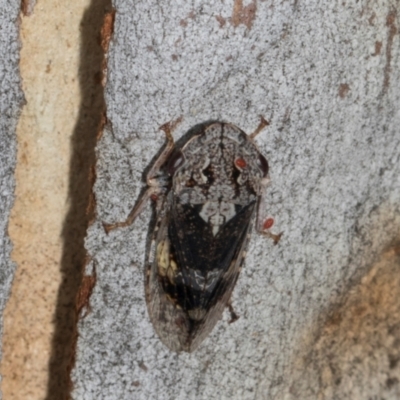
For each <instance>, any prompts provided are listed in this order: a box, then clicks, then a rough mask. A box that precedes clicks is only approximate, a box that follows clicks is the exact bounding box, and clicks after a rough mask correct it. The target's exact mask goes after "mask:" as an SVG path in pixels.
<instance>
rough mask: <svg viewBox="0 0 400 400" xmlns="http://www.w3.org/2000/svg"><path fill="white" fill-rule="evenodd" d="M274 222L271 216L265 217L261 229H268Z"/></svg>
mask: <svg viewBox="0 0 400 400" xmlns="http://www.w3.org/2000/svg"><path fill="white" fill-rule="evenodd" d="M273 224H274V219H273V218H267V219H266V220H265V221H264V224H263V229H269V228H271V226H272V225H273Z"/></svg>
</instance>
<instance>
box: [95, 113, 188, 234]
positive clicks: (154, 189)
mask: <svg viewBox="0 0 400 400" xmlns="http://www.w3.org/2000/svg"><path fill="white" fill-rule="evenodd" d="M180 120H181V119H178V120H176V121H171V122H167V123H166V124H164V125H161V126H160V129H161V130H162V131H164V133H165V135H166V137H167V145H166V147H165V149H164V150H163V151H162V152H161V154H160V156H159V157H158V158H157V160H156V161H155V163H154V164H153V166H152V167H151V169H150V171H149V172H148V174H147V176H146V182H147V186H148V188H147V189H146V191H145V192H144V193H143V194H142V195H141V196H140V198H139V200H138V201H137V202H136V204H135V206H134V207H133V209H132V211H131V212H130V213H129V215H128V218H127V219H126V220H125V221H123V222H116V223H114V224H106V223H103V227H104V230H105V231H106V232H107V233H108V232H110V231H112V230H113V229H116V228H123V227H126V226H129V225H131V224H132V223H133V221H134V220H135V219H136V217H137V216H138V215H139V214H140V213H141V211H142V210H143V208H144V207H145V205H146V203H147V201H148V200H149V199H154V200H157V198H158V197H159V195H160V194H164V193H165V191H166V189H165V187H164V185H165V182H163V179H162V177H158V174H159V172H160V168H161V167H162V166H163V164H164V163H165V161H166V160H167V159H168V157H169V156H170V155H171V153H172V151H173V150H174V146H175V143H174V138H173V137H172V133H171V132H172V130H173V129H174V128H175V126H176V125H177V124H178V123H179V122H180Z"/></svg>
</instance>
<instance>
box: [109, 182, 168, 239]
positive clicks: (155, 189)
mask: <svg viewBox="0 0 400 400" xmlns="http://www.w3.org/2000/svg"><path fill="white" fill-rule="evenodd" d="M163 191H164V190H163V188H162V187H160V186H150V187H148V188H147V189H146V191H145V192H144V193H143V194H142V195H141V196H140V198H139V200H138V201H137V202H136V204H135V206H134V207H133V209H132V211H131V212H130V213H129V215H128V218H127V219H126V220H125V221H123V222H116V223H114V224H106V223H103V227H104V230H105V231H106V232H107V233H108V232H110V231H112V230H113V229H116V228H123V227H126V226H129V225H131V224H132V223H133V221H134V220H135V219H136V217H137V216H138V215H139V214H140V213H141V211H142V210H143V208H144V207H145V206H146V203H147V201H148V200H149V199H152V198H154V196H155V197H156V198H157V197H158V195H159V194H160V193H162V192H163Z"/></svg>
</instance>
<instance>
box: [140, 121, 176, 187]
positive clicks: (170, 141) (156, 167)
mask: <svg viewBox="0 0 400 400" xmlns="http://www.w3.org/2000/svg"><path fill="white" fill-rule="evenodd" d="M181 120H182V118H178V119H177V120H175V121H170V122H167V123H165V124H163V125H161V126H160V128H159V129H160V130H162V131H164V133H165V136H166V138H167V145H166V146H165V149H164V150H163V151H162V152H161V154H160V156H159V157H158V158H157V160H156V162H155V163H154V164H153V166H152V167H151V169H150V171H149V172H148V174H147V177H146V181H147V184H148V185H149V186H155V185H158V183H157V182H156V180H155V177H156V176H157V175H158V173H159V171H160V168H161V167H162V166H163V164H164V163H165V161H167V159H168V157H169V156H170V155H171V153H172V152H173V150H174V147H175V142H174V138H173V136H172V131H173V130H174V128H175V127H176V125H177V124H178V123H179V122H180V121H181Z"/></svg>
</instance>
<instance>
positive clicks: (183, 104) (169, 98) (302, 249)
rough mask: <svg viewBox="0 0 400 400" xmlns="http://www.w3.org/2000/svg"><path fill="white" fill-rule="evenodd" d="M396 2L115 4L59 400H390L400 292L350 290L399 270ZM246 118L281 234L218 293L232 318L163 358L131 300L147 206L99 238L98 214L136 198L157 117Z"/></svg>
mask: <svg viewBox="0 0 400 400" xmlns="http://www.w3.org/2000/svg"><path fill="white" fill-rule="evenodd" d="M394 5H395V4H394V2H393V1H389V0H383V1H381V2H379V3H376V4H375V3H372V2H358V1H356V0H350V1H348V2H346V4H345V5H344V4H342V3H338V2H323V3H321V2H317V1H312V2H297V1H292V2H287V1H285V2H284V1H282V2H273V3H271V2H263V1H258V2H257V1H255V0H254V1H253V2H252V3H248V2H246V4H245V5H242V2H241V1H240V0H236V1H235V2H234V5H233V4H232V2H214V1H209V0H206V1H201V2H183V1H173V2H167V3H166V2H159V1H155V0H147V1H139V2H137V1H133V0H128V1H127V0H124V1H115V4H114V6H115V8H116V20H115V31H114V36H113V38H112V41H111V44H110V50H109V55H108V57H109V58H108V82H107V85H106V103H107V118H108V121H109V123H108V125H107V127H106V129H105V131H104V134H103V136H102V138H101V139H100V141H99V143H98V147H97V156H98V161H97V180H96V184H95V188H94V190H95V196H96V202H97V210H96V211H97V218H96V220H95V221H94V223H93V224H92V225H91V227H90V228H89V230H88V236H87V239H86V248H87V251H88V254H89V255H90V257H91V262H90V263H89V264H88V266H87V271H86V273H87V274H91V273H93V271H94V270H95V271H96V279H97V281H96V285H95V287H94V290H93V294H92V296H91V298H90V306H91V309H90V312H89V313H88V315H86V317H85V318H81V319H80V322H79V326H78V333H79V339H78V344H77V350H76V364H75V368H74V370H73V372H72V380H73V385H74V386H73V387H74V389H73V392H72V397H73V398H74V399H76V400H81V399H85V400H91V399H95V400H98V399H107V400H112V399H118V400H122V399H127V400H128V399H133V398H134V399H145V400H148V399H157V400H159V399H207V400H210V399H240V400H245V399H257V400H258V399H306V398H307V399H314V398H315V399H317V398H318V399H320V398H321V399H344V398H352V399H358V398H359V399H365V398H377V396H379V398H384V399H396V398H399V396H400V388H399V385H398V382H399V380H400V364H398V363H397V358H396V357H397V354H400V345H399V341H398V335H397V341H396V332H398V326H400V315H399V312H398V310H399V306H400V300H398V297H399V296H397V297H396V296H392V297H390V299H389V300H387V301H388V302H389V303H390V302H391V303H390V307H389V308H390V309H393V310H397V313H395V312H393V313H390V314H388V313H386V311H385V310H386V306H388V304H389V303H388V304H386V303H385V301H384V300H382V301H381V302H379V301H376V302H374V301H373V299H372V298H371V299H370V298H368V296H369V295H370V294H371V292H370V291H369V290H366V289H365V288H366V287H367V288H368V287H370V286H368V285H373V284H374V280H373V278H372V277H371V273H375V272H374V271H378V272H376V274H377V276H380V274H381V273H382V275H383V276H385V277H386V278H387V279H386V280H384V282H386V283H387V284H388V285H389V286H387V287H388V290H389V289H390V290H392V289H393V288H395V285H393V283H394V282H398V280H396V279H397V278H396V275H398V268H397V269H396V268H395V267H396V266H397V267H398V266H399V260H398V256H397V255H396V254H398V253H396V250H395V249H396V247H393V246H395V245H396V240H399V238H400V178H399V177H400V133H399V126H400V112H399V110H400V108H399V104H400V57H399V55H400V54H399V49H400V46H399V35H398V34H397V30H398V27H399V19H398V16H397V14H396V10H395V8H394ZM260 114H261V115H264V116H265V117H266V118H267V119H268V120H269V121H270V122H271V125H270V126H269V127H268V128H267V130H266V131H265V132H264V133H263V134H260V135H259V136H258V137H257V139H256V140H257V143H258V145H259V148H260V150H261V152H262V153H263V154H264V155H265V156H266V157H267V159H268V161H269V164H270V175H271V179H272V183H271V185H270V187H269V190H268V196H267V200H268V202H269V206H268V210H269V213H270V215H271V216H273V217H274V218H275V230H276V231H283V232H284V235H283V237H282V240H281V242H280V243H279V245H277V246H273V244H272V242H271V241H268V240H266V239H265V238H263V237H260V236H257V235H255V234H254V236H253V237H252V240H251V243H250V246H249V249H248V255H247V260H246V263H245V267H244V269H243V271H242V273H241V276H240V278H239V281H238V284H237V286H236V288H235V291H234V293H233V305H234V307H235V309H236V311H237V312H238V313H239V315H240V319H239V320H238V321H237V322H235V323H234V324H231V325H229V324H228V323H227V321H228V315H227V314H226V315H225V316H224V318H223V320H222V321H220V322H219V323H218V324H217V326H216V328H215V329H214V331H213V332H212V333H211V335H210V336H209V337H208V339H206V340H205V342H204V343H203V344H202V345H201V346H200V348H199V349H198V350H197V351H196V352H194V353H193V354H186V353H182V354H175V353H172V352H170V351H169V350H168V349H167V348H166V347H164V346H163V344H162V343H161V342H160V340H159V339H158V338H157V336H156V335H155V333H154V330H153V328H152V326H151V324H150V321H149V318H148V315H147V310H146V304H145V299H144V270H143V268H144V260H145V247H146V240H147V239H148V234H149V231H148V226H149V218H150V207H148V208H147V209H146V212H144V213H143V214H142V215H141V216H140V217H139V218H138V219H137V220H136V221H135V222H134V224H133V225H132V226H130V227H128V228H123V229H117V230H115V231H112V232H111V233H110V234H109V235H107V234H106V233H105V232H104V230H103V227H102V222H107V223H112V222H116V221H123V220H124V219H125V218H126V216H127V215H128V213H129V211H130V210H131V208H132V206H133V205H134V203H135V201H136V199H137V198H138V195H139V193H140V191H141V189H142V188H143V182H142V177H143V171H144V170H145V169H146V167H148V166H149V164H150V163H151V161H152V159H153V158H154V157H155V155H156V154H157V152H158V150H159V149H160V148H161V147H162V145H163V143H164V136H163V134H162V133H161V132H159V131H158V130H157V128H158V126H159V125H161V124H162V123H164V122H167V121H170V120H172V119H175V118H177V117H179V116H183V122H182V123H181V124H180V125H179V126H178V127H177V129H176V131H175V132H174V136H175V137H176V138H179V137H180V136H181V135H182V134H184V133H185V131H187V130H188V129H189V128H190V127H191V126H193V125H195V124H197V123H200V122H204V121H207V120H210V119H217V120H223V121H228V122H232V123H233V124H235V125H237V126H239V127H241V128H242V129H243V130H245V131H246V132H251V131H252V130H254V128H255V127H256V126H257V124H258V121H259V115H260ZM390 249H391V250H390ZM387 254H389V255H390V256H387ZM382 260H384V261H382ZM388 260H389V261H388ZM388 277H389V278H388ZM365 280H367V281H368V282H367V283H365ZM363 285H364V286H363ZM365 285H367V286H365ZM382 285H383V289H382V291H381V292H379V293H385V287H386V286H384V284H383V283H382V284H381V286H382ZM381 286H380V287H381ZM371 290H372V289H371ZM397 291H398V287H397ZM374 293H375V292H374ZM360 296H361V299H362V303H365V304H368V305H369V306H368V307H367V308H366V309H367V310H368V312H367V314H365V312H362V311H360V312H359V313H357V307H356V306H355V305H354V304H355V303H357V301H361V300H360ZM378 297H379V296H378ZM348 307H350V308H351V310H353V311H354V312H351V310H350V311H349V310H348ZM365 307H366V306H365ZM371 313H372V315H371ZM365 315H367V317H368V318H369V319H368V318H367V317H365ZM382 315H384V316H385V318H380V319H379V316H382ZM364 317H365V318H367V320H365V319H362V318H364ZM355 318H358V319H360V321H364V322H360V325H359V326H358V325H357V326H358V327H359V328H360V327H361V328H362V329H361V328H360V329H361V330H359V331H358V330H356V329H355V328H354V326H353V325H352V324H351V322H354V319H355ZM377 319H379V323H378V322H377ZM332 321H333V322H332ZM332 324H333V326H334V328H332ZM346 327H351V329H353V331H354V335H353V336H351V335H350V331H348V330H347V329H346ZM378 328H379V332H376V335H374V332H375V331H376V330H377V329H378ZM349 329H350V328H349ZM332 335H333V336H332ZM336 335H337V338H336ZM349 335H350V336H349ZM352 338H353V339H352ZM372 338H373V340H372ZM335 339H337V340H341V339H342V340H341V342H340V343H336V344H333V342H334V341H335ZM370 339H371V340H370ZM357 343H359V345H358V346H357ZM375 350H379V351H378V352H377V353H375ZM351 372H353V374H352V373H351ZM350 378H351V379H350Z"/></svg>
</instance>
